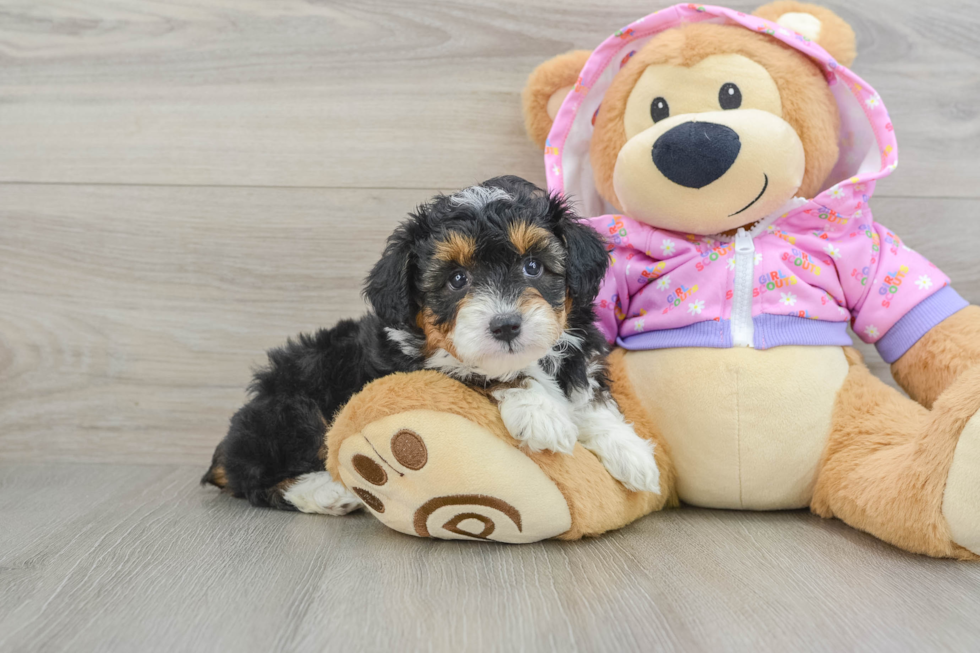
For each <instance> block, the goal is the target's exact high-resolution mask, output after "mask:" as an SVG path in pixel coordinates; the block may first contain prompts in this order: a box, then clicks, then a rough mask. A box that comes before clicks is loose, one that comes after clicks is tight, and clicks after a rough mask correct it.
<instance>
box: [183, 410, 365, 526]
mask: <svg viewBox="0 0 980 653" xmlns="http://www.w3.org/2000/svg"><path fill="white" fill-rule="evenodd" d="M325 433H326V422H325V421H324V419H323V416H322V414H321V412H320V410H319V408H317V406H316V404H315V402H313V400H311V399H309V398H306V397H303V396H282V395H275V394H274V395H268V394H261V393H260V394H259V395H258V396H256V397H255V398H253V399H252V400H251V401H249V402H248V403H247V404H245V405H244V406H243V407H242V408H241V409H240V410H239V411H238V412H237V413H235V415H234V417H232V419H231V426H230V428H229V429H228V435H226V436H225V439H224V440H222V441H221V444H219V445H218V447H217V449H215V452H214V458H213V460H212V463H211V468H210V469H209V470H208V471H207V473H206V474H205V475H204V478H202V479H201V482H202V483H211V484H212V485H215V486H217V487H220V488H223V489H225V490H227V491H229V492H231V493H232V494H233V495H234V496H236V497H243V498H246V499H248V501H249V503H251V504H252V505H255V506H261V507H270V508H278V509H280V510H299V511H301V512H312V513H321V514H327V515H343V514H346V513H348V512H351V511H352V510H356V509H357V508H360V507H361V502H360V500H358V498H357V497H356V496H354V495H353V494H351V493H350V492H348V491H347V490H346V488H344V487H343V485H341V484H340V483H338V482H337V481H335V480H334V479H333V478H331V477H330V474H329V473H328V472H327V471H326V470H325V469H324V465H323V461H322V460H321V459H320V449H321V447H322V445H323V437H324V435H325Z"/></svg>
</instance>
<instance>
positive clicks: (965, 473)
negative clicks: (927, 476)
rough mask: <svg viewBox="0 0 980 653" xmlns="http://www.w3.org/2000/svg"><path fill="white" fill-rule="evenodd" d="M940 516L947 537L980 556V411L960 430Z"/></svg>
mask: <svg viewBox="0 0 980 653" xmlns="http://www.w3.org/2000/svg"><path fill="white" fill-rule="evenodd" d="M943 516H944V517H945V518H946V523H947V524H948V525H949V533H950V538H951V539H952V540H953V541H954V542H956V543H957V544H959V545H960V546H962V547H963V548H965V549H969V550H970V551H972V552H973V553H976V554H977V555H980V414H977V415H974V416H973V418H971V419H970V421H969V422H967V423H966V426H964V427H963V431H962V432H961V433H960V439H959V442H958V443H957V445H956V452H955V453H954V454H953V464H952V466H951V467H950V469H949V476H947V477H946V490H945V492H944V494H943Z"/></svg>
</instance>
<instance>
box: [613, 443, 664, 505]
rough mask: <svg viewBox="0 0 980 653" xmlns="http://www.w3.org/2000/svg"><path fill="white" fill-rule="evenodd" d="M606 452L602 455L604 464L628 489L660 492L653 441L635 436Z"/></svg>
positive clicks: (658, 471) (658, 472)
mask: <svg viewBox="0 0 980 653" xmlns="http://www.w3.org/2000/svg"><path fill="white" fill-rule="evenodd" d="M604 454H605V455H603V456H601V460H602V464H603V466H604V467H605V468H606V470H607V471H608V472H609V474H610V475H611V476H612V477H613V478H615V479H616V480H617V481H619V482H620V483H622V484H623V485H624V486H625V487H626V489H628V490H632V491H633V492H653V493H654V494H660V469H659V468H658V467H657V460H656V458H654V457H653V446H652V445H651V443H649V442H647V441H646V440H643V439H641V438H639V437H634V438H632V439H630V440H624V441H623V442H621V443H620V445H619V447H617V448H616V449H613V450H611V451H610V450H606V451H605V452H604Z"/></svg>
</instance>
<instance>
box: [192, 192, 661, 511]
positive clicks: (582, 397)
mask: <svg viewBox="0 0 980 653" xmlns="http://www.w3.org/2000/svg"><path fill="white" fill-rule="evenodd" d="M607 266H608V255H607V253H606V249H605V247H604V245H603V243H602V240H601V238H600V237H599V235H598V234H597V233H596V232H595V231H594V230H592V229H591V228H590V227H589V226H587V225H584V224H582V223H580V222H578V220H577V219H576V216H575V215H574V214H573V213H572V212H571V210H570V209H569V207H568V206H567V204H566V203H565V201H564V200H563V199H562V198H560V197H556V196H551V195H548V194H547V193H545V192H544V191H542V190H541V189H539V188H538V187H536V186H534V185H533V184H531V183H530V182H527V181H525V180H523V179H520V178H518V177H499V178H496V179H491V180H489V181H487V182H484V183H483V184H481V185H479V186H473V187H470V188H466V189H464V190H462V191H459V192H457V193H455V194H452V195H449V196H445V195H440V196H438V197H436V198H435V199H433V200H432V201H431V202H430V203H428V204H426V205H424V206H421V207H419V208H418V209H417V211H416V212H415V213H414V214H412V215H411V216H410V218H409V219H408V220H406V221H405V222H404V223H402V225H400V226H399V227H398V229H396V230H395V232H394V233H393V234H392V236H391V237H390V238H389V239H388V244H387V246H386V248H385V252H384V255H383V256H382V258H381V260H380V261H379V262H378V263H377V264H376V265H375V266H374V269H373V270H372V271H371V274H370V275H369V276H368V279H367V285H366V288H365V295H366V297H367V299H368V301H369V302H370V304H371V306H372V308H373V309H374V312H373V313H369V314H368V315H366V316H365V317H363V318H361V320H359V321H357V322H353V321H350V320H348V321H344V322H341V323H340V324H338V325H337V326H336V327H334V328H332V329H329V330H321V331H319V332H317V333H316V334H315V335H313V336H301V337H300V339H299V341H296V342H294V341H290V342H289V343H288V344H287V345H286V346H285V347H283V348H280V349H275V350H272V351H271V352H270V353H269V361H270V363H269V366H268V367H267V368H265V369H263V370H260V371H259V372H257V373H256V375H255V380H254V381H253V383H252V386H251V390H252V393H253V397H252V399H251V401H250V402H249V403H248V404H246V405H245V406H244V407H243V408H242V409H241V410H239V412H238V413H237V414H236V415H235V417H234V418H233V419H232V423H231V429H230V430H229V433H228V435H227V436H226V437H225V439H224V440H223V441H222V443H221V444H220V445H219V446H218V448H217V450H216V451H215V455H214V460H213V462H212V467H211V469H210V470H209V471H208V473H207V474H206V475H205V477H204V479H203V480H204V481H205V482H210V483H213V484H215V485H218V486H220V487H228V488H229V489H230V490H231V491H232V492H233V493H234V494H235V495H236V496H244V497H247V498H248V499H249V500H250V501H251V502H252V503H253V504H256V505H269V506H273V507H279V508H287V509H290V508H294V509H298V510H302V511H304V512H322V513H328V514H343V513H345V512H348V511H350V510H352V509H354V508H356V507H359V505H360V504H359V501H358V499H357V498H356V497H355V496H354V495H352V494H350V493H349V492H347V491H346V490H345V489H344V488H343V486H342V485H341V484H340V483H337V482H335V481H334V480H333V479H332V478H330V475H329V473H327V472H325V471H323V462H322V458H320V453H321V451H320V450H321V447H322V445H323V436H324V433H325V431H326V428H327V426H328V425H329V421H330V420H331V419H332V418H333V415H334V413H335V412H336V411H337V410H339V409H340V408H341V407H342V406H343V404H344V403H345V402H346V401H347V400H348V399H349V398H350V397H351V396H352V395H353V394H354V393H355V392H357V391H358V390H360V389H361V388H362V387H363V386H364V385H366V384H367V383H368V382H370V381H372V380H374V379H377V378H380V377H381V376H385V375H387V374H391V373H393V372H398V371H411V370H417V369H424V368H428V369H434V370H439V371H442V372H443V373H445V374H448V375H450V376H453V377H455V378H457V379H459V380H460V381H462V382H464V383H466V384H468V385H470V386H471V387H473V388H474V389H477V390H479V391H481V392H483V393H485V394H486V395H487V396H488V397H490V398H491V399H492V400H493V401H495V402H496V403H497V404H498V406H499V408H500V413H501V417H502V418H503V421H504V424H505V426H506V427H507V429H508V430H509V431H510V433H511V434H512V435H513V436H514V437H515V438H516V439H518V440H520V441H521V442H522V443H523V445H524V446H525V447H527V448H528V449H529V450H532V451H540V450H550V451H557V452H562V453H571V452H572V449H573V448H574V446H575V443H576V442H580V443H581V444H582V445H583V446H584V447H585V448H586V449H588V450H590V451H592V452H593V453H595V454H596V456H597V457H598V458H599V459H600V460H601V461H602V463H603V465H605V467H606V469H607V470H609V472H610V474H611V475H612V476H614V477H615V478H617V479H618V480H619V481H621V482H622V483H623V484H624V485H625V486H626V487H628V488H629V489H631V490H646V491H652V492H659V488H660V485H659V483H660V482H659V476H660V475H659V471H658V469H657V465H656V462H655V461H654V457H653V446H652V444H651V443H650V442H649V441H647V440H644V439H643V438H640V437H639V436H638V435H637V434H636V432H635V431H634V430H633V428H632V426H630V425H629V424H627V423H626V421H625V420H624V419H623V415H622V413H621V412H620V410H619V408H618V406H617V405H616V402H615V400H614V399H613V398H612V395H611V394H610V391H609V386H608V382H607V379H606V374H605V370H606V368H605V356H606V354H607V345H606V342H605V339H604V338H603V337H602V335H601V334H600V333H599V331H598V330H597V329H596V327H595V325H594V322H595V314H594V312H593V309H592V302H593V300H594V299H595V296H596V294H597V293H598V290H599V284H600V283H601V281H602V278H603V276H604V274H605V271H606V268H607Z"/></svg>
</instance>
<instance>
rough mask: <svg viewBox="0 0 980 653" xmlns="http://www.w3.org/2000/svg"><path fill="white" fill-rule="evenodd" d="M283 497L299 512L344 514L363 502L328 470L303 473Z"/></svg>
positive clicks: (355, 508) (359, 506)
mask: <svg viewBox="0 0 980 653" xmlns="http://www.w3.org/2000/svg"><path fill="white" fill-rule="evenodd" d="M282 498H283V499H285V500H286V501H288V502H289V503H290V504H292V505H293V506H294V507H295V508H296V509H297V510H299V511H300V512H308V513H316V514H320V515H346V514H347V513H349V512H353V511H355V510H357V509H358V508H361V507H363V505H364V504H362V503H361V501H360V500H359V499H358V498H357V497H356V496H354V495H353V494H351V493H350V492H349V491H348V490H347V488H345V487H344V485H343V484H342V483H340V482H338V481H335V480H334V479H333V476H331V475H330V472H313V473H311V474H303V475H302V476H300V477H298V478H297V479H296V481H295V482H294V483H293V484H292V485H290V486H289V489H287V490H286V491H285V492H284V493H283V497H282Z"/></svg>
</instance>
